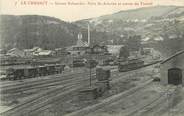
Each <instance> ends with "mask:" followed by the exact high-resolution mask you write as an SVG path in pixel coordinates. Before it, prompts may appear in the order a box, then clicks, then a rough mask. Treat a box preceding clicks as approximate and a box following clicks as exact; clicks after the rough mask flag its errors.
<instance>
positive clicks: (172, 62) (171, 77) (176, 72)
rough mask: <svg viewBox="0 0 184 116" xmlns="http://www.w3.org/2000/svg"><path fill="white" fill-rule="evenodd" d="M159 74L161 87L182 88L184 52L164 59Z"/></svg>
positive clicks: (183, 81)
mask: <svg viewBox="0 0 184 116" xmlns="http://www.w3.org/2000/svg"><path fill="white" fill-rule="evenodd" d="M160 72H161V83H162V84H163V85H167V84H172V85H182V86H184V50H182V51H180V52H177V53H175V54H174V55H172V56H170V57H168V58H167V59H165V60H164V61H163V62H162V63H161V66H160Z"/></svg>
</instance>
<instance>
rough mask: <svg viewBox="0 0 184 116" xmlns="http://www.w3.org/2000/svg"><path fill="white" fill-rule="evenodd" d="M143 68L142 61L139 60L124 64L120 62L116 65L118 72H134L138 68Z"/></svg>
mask: <svg viewBox="0 0 184 116" xmlns="http://www.w3.org/2000/svg"><path fill="white" fill-rule="evenodd" d="M142 66H144V61H143V60H141V59H139V58H138V59H129V60H127V61H124V62H120V63H119V65H118V70H119V72H126V71H130V70H135V69H137V68H140V67H142Z"/></svg>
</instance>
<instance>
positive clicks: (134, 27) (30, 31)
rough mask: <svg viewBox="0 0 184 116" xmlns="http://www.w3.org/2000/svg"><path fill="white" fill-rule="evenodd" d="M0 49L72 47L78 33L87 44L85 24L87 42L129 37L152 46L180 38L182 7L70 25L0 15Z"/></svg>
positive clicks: (43, 18) (183, 18)
mask: <svg viewBox="0 0 184 116" xmlns="http://www.w3.org/2000/svg"><path fill="white" fill-rule="evenodd" d="M0 17H1V23H0V28H1V31H0V34H1V37H0V41H1V46H0V47H1V48H5V49H11V48H13V47H17V48H20V49H25V48H33V47H34V46H38V47H41V48H43V49H55V48H60V47H65V46H70V45H75V44H76V40H77V34H78V33H79V32H82V34H83V40H84V41H87V25H88V24H89V25H90V28H91V43H92V44H96V43H98V44H99V43H101V44H122V43H123V42H124V40H125V39H127V38H128V37H129V36H133V35H141V37H142V42H144V43H148V44H149V45H150V44H153V43H159V42H160V41H163V40H168V39H169V38H178V37H179V38H181V37H182V35H184V7H178V6H155V7H147V8H139V9H134V10H127V11H120V12H117V13H114V14H111V15H105V16H101V17H97V18H91V19H85V20H80V21H76V22H72V23H68V22H64V21H62V20H60V19H57V18H54V17H48V16H39V15H23V16H13V15H1V16H0Z"/></svg>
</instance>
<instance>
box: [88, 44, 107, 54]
mask: <svg viewBox="0 0 184 116" xmlns="http://www.w3.org/2000/svg"><path fill="white" fill-rule="evenodd" d="M86 53H91V54H105V53H108V49H107V46H101V45H94V46H92V47H90V48H87V49H86Z"/></svg>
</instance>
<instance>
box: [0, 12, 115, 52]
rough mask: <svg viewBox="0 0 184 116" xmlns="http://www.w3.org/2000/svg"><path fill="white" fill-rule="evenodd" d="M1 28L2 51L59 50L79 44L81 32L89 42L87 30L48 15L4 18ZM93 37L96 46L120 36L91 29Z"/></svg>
mask: <svg viewBox="0 0 184 116" xmlns="http://www.w3.org/2000/svg"><path fill="white" fill-rule="evenodd" d="M0 27H1V32H0V34H1V38H0V41H1V48H5V49H11V48H13V47H17V48H20V49H25V48H26V49H28V48H33V47H34V46H38V47H41V48H43V49H55V48H60V47H65V46H70V45H75V44H76V41H77V34H78V33H79V32H82V34H83V39H84V41H87V29H84V28H81V27H79V26H77V25H75V24H72V23H67V22H64V21H61V20H60V19H57V18H54V17H48V16H39V15H23V16H12V15H1V23H0ZM86 27H87V25H86ZM91 38H92V41H91V43H93V44H95V43H98V42H104V41H106V40H108V39H110V38H114V39H115V38H118V37H116V36H114V35H109V34H108V33H106V32H97V31H95V30H91Z"/></svg>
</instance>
